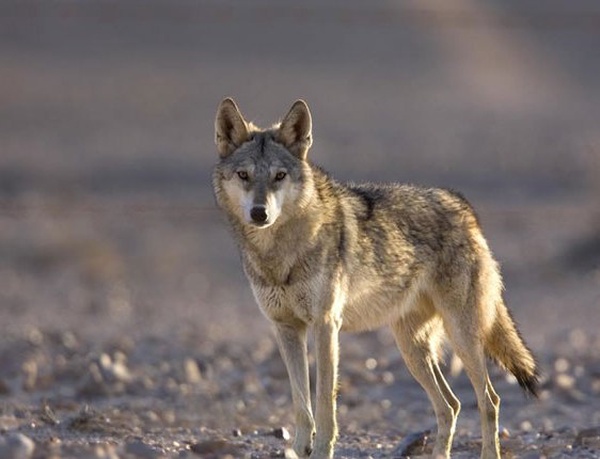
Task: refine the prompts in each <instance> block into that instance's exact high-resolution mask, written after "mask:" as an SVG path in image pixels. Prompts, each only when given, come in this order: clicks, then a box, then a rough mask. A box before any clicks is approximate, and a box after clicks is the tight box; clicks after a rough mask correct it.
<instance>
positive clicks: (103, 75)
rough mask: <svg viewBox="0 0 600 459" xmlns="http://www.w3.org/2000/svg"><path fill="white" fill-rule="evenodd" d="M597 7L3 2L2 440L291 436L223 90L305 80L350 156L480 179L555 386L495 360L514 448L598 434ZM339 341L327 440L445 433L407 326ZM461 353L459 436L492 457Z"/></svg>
mask: <svg viewBox="0 0 600 459" xmlns="http://www.w3.org/2000/svg"><path fill="white" fill-rule="evenodd" d="M598 24H600V8H598V5H597V3H596V2H591V1H590V2H572V3H570V4H562V3H560V2H543V5H542V3H541V2H535V1H526V2H516V1H514V2H513V1H506V2H502V3H500V2H492V1H488V2H477V3H472V2H455V3H441V2H440V3H438V2H426V3H421V2H419V3H417V2H403V3H402V4H398V5H395V4H391V3H383V2H373V3H369V4H366V3H361V2H354V1H350V2H345V3H344V4H343V5H342V4H338V3H337V2H334V1H322V2H316V1H308V2H304V3H302V5H295V4H292V3H287V2H284V3H281V2H270V1H257V2H253V3H236V2H216V1H215V2H212V1H204V2H192V1H175V2H167V1H157V0H152V1H147V2H137V1H127V2H114V1H89V2H84V3H82V2H74V1H67V0H64V1H52V2H48V1H43V2H42V1H27V2H22V1H5V2H2V4H1V5H0V152H1V154H0V457H2V458H30V457H35V458H47V457H55V458H63V457H64V458H70V457H73V458H80V457H86V458H116V457H119V458H138V457H139V458H158V457H213V458H225V457H233V458H267V457H292V454H291V453H290V451H289V445H290V441H289V436H290V433H293V423H292V416H291V409H290V406H291V401H290V394H289V389H288V384H287V380H286V376H285V369H284V368H283V366H282V363H281V361H280V359H279V356H278V354H277V350H276V349H275V347H274V342H273V339H272V336H271V334H270V330H269V327H268V324H267V323H266V321H265V320H264V319H263V318H262V317H261V315H260V313H259V312H258V309H257V307H256V306H255V305H254V302H253V300H252V298H251V294H250V291H249V289H248V287H247V286H246V283H245V281H244V279H243V276H242V273H241V269H240V266H239V262H238V259H237V254H236V252H235V249H234V247H233V244H232V242H231V240H230V238H229V236H228V234H227V228H226V227H225V225H224V223H223V221H222V220H221V218H220V216H219V214H218V212H217V211H216V209H215V208H214V205H213V201H212V196H211V191H210V178H209V177H210V168H211V165H212V163H213V162H214V160H215V152H214V148H213V146H212V117H213V112H214V110H215V107H216V105H217V103H218V101H219V100H220V99H221V98H222V97H223V96H225V95H233V96H235V97H236V98H237V99H238V101H239V102H240V104H241V106H242V108H243V109H244V110H245V111H246V112H247V113H249V114H251V115H252V114H255V115H256V116H255V119H256V120H257V121H258V122H259V123H260V122H263V123H267V122H271V121H272V120H274V119H276V118H277V116H280V115H281V114H283V112H285V110H286V109H287V108H288V106H289V105H290V104H291V102H292V101H293V99H295V98H296V97H304V98H305V99H307V100H308V102H309V104H310V105H311V107H312V109H313V115H314V118H315V146H314V148H313V151H312V154H313V157H314V158H315V159H316V160H317V161H318V162H319V163H321V164H323V165H324V166H325V167H326V168H327V169H329V170H331V171H332V172H334V173H335V175H337V176H339V177H341V178H344V179H352V180H360V179H368V180H399V181H413V182H418V183H422V184H425V185H440V186H450V187H454V188H457V189H460V190H462V191H463V192H464V193H465V194H466V195H467V196H469V197H470V199H471V200H472V201H473V203H474V204H475V206H476V207H477V209H478V210H479V213H480V215H481V219H482V221H483V225H484V229H485V231H486V234H487V235H488V239H489V240H490V243H491V246H492V247H493V248H494V251H495V253H496V255H497V257H498V258H499V259H500V261H501V263H502V266H503V270H504V273H505V280H506V296H507V300H508V303H509V304H510V305H511V307H512V309H513V311H514V314H515V316H516V318H517V320H518V321H519V323H520V324H521V328H522V330H523V334H524V336H525V337H526V338H527V340H528V342H529V343H530V345H531V347H532V348H533V350H534V351H535V353H536V354H537V356H538V358H539V361H540V364H541V368H542V371H543V381H542V393H541V397H540V400H528V399H526V398H524V397H523V395H522V394H521V392H520V390H519V388H518V386H516V385H515V384H514V381H512V380H511V379H507V378H506V377H505V375H503V374H502V373H500V372H498V371H496V370H494V371H493V380H494V382H495V385H496V387H497V389H498V392H499V393H500V395H501V396H502V400H503V404H502V410H501V421H500V422H501V424H502V440H501V443H502V449H503V455H504V457H507V458H511V457H515V458H530V459H533V458H542V457H548V458H562V457H569V458H594V457H600V333H599V332H598V330H599V329H600V314H598V312H599V310H600V309H599V308H600V206H599V204H598V195H599V194H600V160H599V158H600V153H599V152H600V134H599V131H598V123H597V120H598V119H600V80H598V78H597V75H598V74H599V72H600V55H598V53H597V52H596V51H595V50H597V49H599V47H600V32H599V31H600V28H599V27H598ZM342 346H343V350H342V363H341V368H340V378H341V382H340V395H339V423H340V429H341V435H340V440H339V445H338V449H337V457H340V458H361V457H364V458H367V457H373V458H384V457H400V456H410V457H418V456H421V455H426V454H427V453H428V452H430V449H431V445H432V436H433V435H434V434H435V433H434V432H433V433H432V432H431V431H432V429H434V416H433V412H432V409H431V407H430V405H429V403H428V401H427V399H426V396H425V394H424V393H423V391H422V390H421V389H420V388H419V387H418V385H417V384H416V383H415V382H414V381H413V380H412V378H411V377H410V376H409V374H408V373H407V370H406V369H405V367H404V365H403V363H402V361H401V359H400V356H399V354H398V352H397V351H396V350H395V347H394V344H393V340H392V339H391V336H390V334H389V333H388V332H387V331H385V330H382V331H380V332H377V333H367V334H361V335H347V336H346V335H345V336H344V337H343V341H342ZM449 360H451V359H450V358H449ZM451 369H452V368H451V365H448V368H447V372H448V374H449V378H450V380H451V385H452V386H453V387H454V388H455V390H456V392H457V394H458V395H459V398H460V399H461V400H462V402H463V409H462V412H461V416H460V420H459V426H458V434H457V437H456V440H455V445H454V452H455V453H454V455H453V457H457V458H471V457H478V449H479V446H480V431H479V426H478V415H477V409H476V406H475V398H474V395H473V393H472V390H471V388H470V386H469V383H468V381H467V380H466V378H465V376H464V374H462V373H460V372H455V373H453V372H452V371H451Z"/></svg>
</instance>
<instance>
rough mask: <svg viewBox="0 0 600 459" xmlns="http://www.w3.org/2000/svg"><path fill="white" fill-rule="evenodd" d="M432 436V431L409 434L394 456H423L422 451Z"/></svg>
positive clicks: (394, 452) (395, 450)
mask: <svg viewBox="0 0 600 459" xmlns="http://www.w3.org/2000/svg"><path fill="white" fill-rule="evenodd" d="M430 434H431V431H430V430H424V431H422V432H414V433H411V434H408V435H407V436H406V437H404V439H403V440H402V441H401V442H400V444H399V445H398V446H397V447H396V449H394V451H393V453H392V456H394V457H397V456H399V457H404V456H413V455H419V454H422V452H421V451H420V450H421V449H422V448H423V447H424V446H425V445H426V444H427V440H428V439H429V435H430Z"/></svg>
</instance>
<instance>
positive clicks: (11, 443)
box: [0, 433, 35, 459]
mask: <svg viewBox="0 0 600 459" xmlns="http://www.w3.org/2000/svg"><path fill="white" fill-rule="evenodd" d="M34 450H35V443H33V440H31V438H29V437H26V436H25V435H23V434H20V433H10V434H7V435H5V436H2V437H0V457H1V458H3V459H29V458H30V457H31V456H32V455H33V451H34Z"/></svg>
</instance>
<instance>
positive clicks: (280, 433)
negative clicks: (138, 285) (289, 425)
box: [273, 427, 292, 441]
mask: <svg viewBox="0 0 600 459" xmlns="http://www.w3.org/2000/svg"><path fill="white" fill-rule="evenodd" d="M273 435H274V436H275V438H281V439H282V440H285V441H288V440H289V439H290V438H291V437H292V436H291V435H290V432H289V430H287V429H286V428H285V427H277V428H276V429H275V430H273Z"/></svg>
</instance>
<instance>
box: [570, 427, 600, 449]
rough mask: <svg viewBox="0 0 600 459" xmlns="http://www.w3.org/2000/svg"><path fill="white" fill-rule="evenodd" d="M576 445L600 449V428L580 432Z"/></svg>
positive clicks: (576, 438)
mask: <svg viewBox="0 0 600 459" xmlns="http://www.w3.org/2000/svg"><path fill="white" fill-rule="evenodd" d="M574 444H575V445H576V446H588V447H589V446H594V447H600V426H596V427H590V428H589V429H583V430H581V431H579V433H578V434H577V436H576V437H575V442H574Z"/></svg>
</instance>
